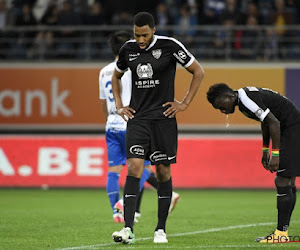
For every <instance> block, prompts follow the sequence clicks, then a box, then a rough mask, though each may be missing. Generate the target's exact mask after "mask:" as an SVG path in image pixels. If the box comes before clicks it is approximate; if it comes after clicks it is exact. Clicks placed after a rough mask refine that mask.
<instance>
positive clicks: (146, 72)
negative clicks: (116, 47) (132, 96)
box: [136, 63, 153, 79]
mask: <svg viewBox="0 0 300 250" xmlns="http://www.w3.org/2000/svg"><path fill="white" fill-rule="evenodd" d="M136 73H137V75H138V76H139V78H140V79H148V78H152V75H153V69H152V66H151V64H150V63H147V64H141V63H140V64H139V65H138V66H137V68H136Z"/></svg>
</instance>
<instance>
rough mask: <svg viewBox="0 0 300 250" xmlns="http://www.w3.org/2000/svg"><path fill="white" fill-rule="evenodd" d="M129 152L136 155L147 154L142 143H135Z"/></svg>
mask: <svg viewBox="0 0 300 250" xmlns="http://www.w3.org/2000/svg"><path fill="white" fill-rule="evenodd" d="M129 152H130V153H132V154H134V155H145V149H144V148H143V146H141V145H133V146H131V147H130V149H129Z"/></svg>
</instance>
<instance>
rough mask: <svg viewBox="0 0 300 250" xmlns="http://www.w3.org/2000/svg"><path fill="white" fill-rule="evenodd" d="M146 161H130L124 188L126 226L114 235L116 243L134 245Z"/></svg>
mask: <svg viewBox="0 0 300 250" xmlns="http://www.w3.org/2000/svg"><path fill="white" fill-rule="evenodd" d="M143 168H144V159H139V158H130V159H128V172H127V177H126V182H125V186H124V195H123V199H124V220H125V226H124V228H123V229H122V230H121V231H116V232H114V233H113V234H112V237H113V240H114V241H115V242H122V243H125V244H128V243H134V240H135V239H134V234H133V224H134V213H135V208H136V200H137V197H138V195H139V192H140V178H141V176H142V173H143Z"/></svg>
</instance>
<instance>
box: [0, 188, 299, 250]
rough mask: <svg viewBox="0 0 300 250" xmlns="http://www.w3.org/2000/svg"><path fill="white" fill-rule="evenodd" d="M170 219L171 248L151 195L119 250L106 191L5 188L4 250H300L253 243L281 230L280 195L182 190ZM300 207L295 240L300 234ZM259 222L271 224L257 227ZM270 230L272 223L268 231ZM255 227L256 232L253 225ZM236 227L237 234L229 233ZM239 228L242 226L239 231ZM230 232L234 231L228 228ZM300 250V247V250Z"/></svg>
mask: <svg viewBox="0 0 300 250" xmlns="http://www.w3.org/2000/svg"><path fill="white" fill-rule="evenodd" d="M178 192H179V193H180V195H181V200H180V202H179V204H178V206H177V207H176V209H175V210H174V212H173V213H172V214H171V215H170V216H169V218H168V223H167V235H168V239H169V243H168V244H163V245H156V244H154V243H152V241H153V230H154V228H155V226H156V223H157V198H156V192H155V191H153V190H147V191H145V192H144V197H143V201H142V206H141V212H142V217H141V219H140V221H139V223H138V224H136V225H135V234H136V239H137V242H136V243H135V244H134V245H123V244H115V243H114V242H113V241H112V239H111V234H112V232H113V231H116V230H120V229H121V228H122V227H123V225H122V224H114V223H113V219H112V212H111V210H110V205H109V201H108V198H107V196H106V192H105V190H96V189H95V190H78V189H77V190H71V189H70V190H63V189H61V190H59V189H57V190H51V189H50V190H46V191H44V190H38V189H36V190H30V189H24V190H22V189H0V249H13V250H16V249H64V248H66V249H103V248H106V249H119V248H120V249H125V248H126V249H127V248H130V249H165V248H168V249H221V248H226V249H247V248H251V249H274V248H276V249H277V248H290V249H298V248H299V247H300V244H299V243H288V244H274V245H262V244H259V243H256V242H254V239H255V238H256V237H257V236H265V235H266V234H268V233H269V232H270V231H272V230H273V229H274V228H275V227H276V218H277V210H276V193H275V191H270V190H267V191H260V190H251V191H249V190H179V191H178ZM299 215H300V211H299V209H298V207H297V205H296V208H295V211H294V214H293V218H292V223H291V227H290V230H289V234H290V235H300V220H297V218H299ZM257 223H265V224H258V225H256V226H255V225H253V224H257ZM268 223H269V224H268ZM250 224H251V225H250ZM230 226H232V227H231V228H228V227H230ZM237 226H240V227H237ZM226 228H227V229H226ZM299 249H300V248H299Z"/></svg>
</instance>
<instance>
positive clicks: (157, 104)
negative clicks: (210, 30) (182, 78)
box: [116, 35, 194, 120]
mask: <svg viewBox="0 0 300 250" xmlns="http://www.w3.org/2000/svg"><path fill="white" fill-rule="evenodd" d="M193 61H194V57H193V56H192V55H191V54H190V53H189V51H187V49H186V48H185V47H184V45H183V44H182V43H180V42H179V41H177V40H176V39H174V38H170V37H165V36H156V35H155V36H154V39H153V41H152V43H151V44H150V45H149V46H148V47H147V48H146V49H143V50H142V49H140V48H139V46H138V44H137V43H136V40H129V41H128V42H126V43H125V44H124V46H123V47H122V48H121V50H120V53H119V60H118V62H117V66H116V69H117V70H118V71H119V72H121V73H123V72H125V71H126V70H127V68H130V70H131V71H132V95H131V101H130V105H129V106H130V107H131V108H133V109H134V110H135V111H136V113H135V114H134V116H135V118H134V119H146V120H148V119H151V120H162V119H169V118H166V117H165V116H164V115H163V112H164V110H166V109H167V107H162V105H163V104H164V103H165V102H173V101H174V79H175V72H176V63H177V62H178V63H180V64H181V65H182V66H184V67H185V68H187V67H189V66H190V65H191V64H192V63H193Z"/></svg>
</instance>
